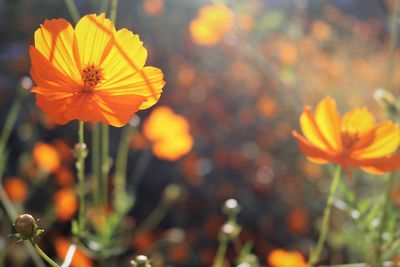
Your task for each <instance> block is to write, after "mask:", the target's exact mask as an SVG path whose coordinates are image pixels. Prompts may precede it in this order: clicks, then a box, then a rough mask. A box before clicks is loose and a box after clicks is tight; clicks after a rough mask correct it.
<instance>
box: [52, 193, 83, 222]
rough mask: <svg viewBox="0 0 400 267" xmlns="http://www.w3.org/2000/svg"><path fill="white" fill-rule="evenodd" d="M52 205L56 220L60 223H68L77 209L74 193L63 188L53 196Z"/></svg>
mask: <svg viewBox="0 0 400 267" xmlns="http://www.w3.org/2000/svg"><path fill="white" fill-rule="evenodd" d="M53 200H54V205H55V212H56V215H57V218H58V219H59V220H60V221H69V220H71V219H72V217H74V215H75V212H76V211H77V209H78V200H77V198H76V195H75V193H74V191H73V190H72V189H71V188H69V187H65V188H63V189H60V190H58V191H57V192H56V193H55V194H54V198H53Z"/></svg>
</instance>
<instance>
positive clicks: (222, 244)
mask: <svg viewBox="0 0 400 267" xmlns="http://www.w3.org/2000/svg"><path fill="white" fill-rule="evenodd" d="M228 243H229V238H228V236H227V235H226V234H223V233H221V234H220V237H219V245H218V250H217V254H215V258H214V263H213V265H212V267H222V266H223V264H224V260H225V254H226V251H227V250H228Z"/></svg>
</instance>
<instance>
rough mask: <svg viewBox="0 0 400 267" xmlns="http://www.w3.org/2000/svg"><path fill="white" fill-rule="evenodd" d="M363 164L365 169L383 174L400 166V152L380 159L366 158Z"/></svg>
mask: <svg viewBox="0 0 400 267" xmlns="http://www.w3.org/2000/svg"><path fill="white" fill-rule="evenodd" d="M361 164H362V169H363V170H364V171H366V172H369V173H372V174H378V175H381V174H384V173H386V172H392V171H395V170H397V169H399V168H400V154H397V155H393V156H389V157H382V158H379V159H371V160H365V161H364V162H362V163H361Z"/></svg>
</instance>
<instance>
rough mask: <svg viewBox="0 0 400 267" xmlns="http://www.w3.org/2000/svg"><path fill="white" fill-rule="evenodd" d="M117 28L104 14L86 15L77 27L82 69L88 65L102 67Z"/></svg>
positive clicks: (76, 33)
mask: <svg viewBox="0 0 400 267" xmlns="http://www.w3.org/2000/svg"><path fill="white" fill-rule="evenodd" d="M114 35H115V27H114V24H113V23H112V21H111V20H109V19H107V18H106V17H105V14H104V13H102V14H100V15H99V16H97V15H96V14H90V15H86V16H84V17H83V18H81V19H80V20H79V22H78V24H77V25H76V27H75V37H76V42H77V48H78V51H79V59H80V62H79V65H78V67H80V68H81V69H82V68H83V67H84V66H85V65H87V64H94V65H96V66H99V65H100V62H101V61H102V60H103V59H104V58H105V57H106V56H107V54H108V53H109V51H110V49H111V47H112V45H113V43H114Z"/></svg>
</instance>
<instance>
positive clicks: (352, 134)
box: [293, 97, 400, 174]
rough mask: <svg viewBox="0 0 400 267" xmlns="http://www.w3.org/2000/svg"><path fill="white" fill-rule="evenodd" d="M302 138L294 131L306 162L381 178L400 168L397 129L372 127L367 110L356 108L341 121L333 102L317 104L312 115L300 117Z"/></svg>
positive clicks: (399, 131)
mask: <svg viewBox="0 0 400 267" xmlns="http://www.w3.org/2000/svg"><path fill="white" fill-rule="evenodd" d="M300 124H301V129H302V131H303V134H304V137H303V136H301V135H300V134H299V133H298V132H296V131H293V135H294V137H295V138H296V139H297V140H298V142H299V145H300V149H301V151H302V152H303V153H304V154H305V155H306V156H307V157H308V159H309V160H311V161H313V162H315V163H319V164H325V163H328V162H332V163H334V164H338V165H340V166H342V167H343V168H344V169H345V170H347V171H348V169H349V168H351V167H361V168H362V169H363V170H365V171H367V172H370V173H374V174H383V173H385V172H391V171H394V170H396V169H398V168H400V155H399V154H395V152H396V150H397V149H398V147H399V144H400V128H399V125H397V124H395V123H393V122H391V121H385V122H382V123H379V124H376V123H375V119H374V116H373V115H372V114H371V112H370V111H368V109H367V108H366V107H362V108H355V109H353V110H351V111H349V112H347V113H346V114H345V115H344V116H343V117H340V115H339V112H338V110H337V108H336V102H335V100H333V99H332V98H330V97H326V98H324V99H323V100H322V101H321V102H319V104H318V106H317V109H316V112H315V114H314V113H313V111H312V108H311V107H310V106H306V107H305V108H304V112H303V114H302V115H301V117H300Z"/></svg>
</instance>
